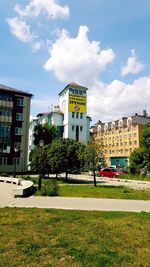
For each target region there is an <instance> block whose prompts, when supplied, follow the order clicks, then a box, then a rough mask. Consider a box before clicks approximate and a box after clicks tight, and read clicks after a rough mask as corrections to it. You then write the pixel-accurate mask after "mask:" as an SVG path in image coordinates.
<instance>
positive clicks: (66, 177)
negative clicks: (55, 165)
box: [66, 171, 68, 182]
mask: <svg viewBox="0 0 150 267" xmlns="http://www.w3.org/2000/svg"><path fill="white" fill-rule="evenodd" d="M67 180H68V172H67V171H66V182H67Z"/></svg>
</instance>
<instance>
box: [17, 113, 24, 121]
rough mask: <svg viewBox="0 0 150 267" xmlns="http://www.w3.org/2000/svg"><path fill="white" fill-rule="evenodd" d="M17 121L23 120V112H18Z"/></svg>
mask: <svg viewBox="0 0 150 267" xmlns="http://www.w3.org/2000/svg"><path fill="white" fill-rule="evenodd" d="M16 121H23V113H16Z"/></svg>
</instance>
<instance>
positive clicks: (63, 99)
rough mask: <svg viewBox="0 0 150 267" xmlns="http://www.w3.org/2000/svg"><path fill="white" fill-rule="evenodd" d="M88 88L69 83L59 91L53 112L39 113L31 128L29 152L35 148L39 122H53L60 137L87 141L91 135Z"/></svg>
mask: <svg viewBox="0 0 150 267" xmlns="http://www.w3.org/2000/svg"><path fill="white" fill-rule="evenodd" d="M87 90H88V89H87V88H86V87H83V86H80V85H78V84H75V83H71V84H68V85H67V86H66V87H65V88H64V89H63V90H62V91H61V92H60V93H59V105H58V106H54V108H53V110H52V111H51V112H46V113H45V112H44V113H39V114H38V115H37V117H36V118H35V119H34V120H32V121H31V123H30V129H29V153H30V151H31V150H32V149H33V148H34V145H33V141H34V140H33V131H34V127H35V126H36V125H38V124H42V125H43V124H45V123H48V124H51V125H55V126H56V128H57V134H58V137H62V138H69V139H73V140H76V141H80V142H83V143H86V142H87V141H88V140H89V135H90V121H91V118H90V117H88V116H87V101H86V100H87Z"/></svg>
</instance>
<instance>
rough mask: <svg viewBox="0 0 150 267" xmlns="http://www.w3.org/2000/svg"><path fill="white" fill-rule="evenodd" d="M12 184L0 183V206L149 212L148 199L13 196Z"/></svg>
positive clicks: (149, 204) (149, 202) (149, 203)
mask: <svg viewBox="0 0 150 267" xmlns="http://www.w3.org/2000/svg"><path fill="white" fill-rule="evenodd" d="M14 186H15V185H12V184H4V183H0V207H6V206H8V207H26V208H29V207H30V208H31V207H36V208H55V209H75V210H101V211H102V210H103V211H104V210H105V211H131V212H141V211H146V212H150V201H144V200H123V199H99V198H74V197H70V198H68V197H35V196H31V197H28V198H13V196H12V193H11V190H12V188H13V187H14Z"/></svg>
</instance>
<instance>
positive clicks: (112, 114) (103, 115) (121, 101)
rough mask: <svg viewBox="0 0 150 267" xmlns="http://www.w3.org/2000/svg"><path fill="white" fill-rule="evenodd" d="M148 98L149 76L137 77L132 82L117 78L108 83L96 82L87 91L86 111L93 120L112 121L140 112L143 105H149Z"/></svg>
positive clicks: (149, 110)
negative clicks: (128, 82)
mask: <svg viewBox="0 0 150 267" xmlns="http://www.w3.org/2000/svg"><path fill="white" fill-rule="evenodd" d="M149 99H150V77H142V78H139V79H137V80H135V81H134V82H133V83H132V84H126V83H123V82H121V81H119V80H114V81H112V82H111V83H110V84H104V83H100V82H97V83H95V86H93V88H92V89H90V90H89V92H88V112H89V115H90V116H91V117H92V118H94V120H102V121H112V120H114V119H118V118H120V117H122V116H128V115H134V113H136V112H137V113H139V114H140V113H141V112H142V110H143V109H145V106H146V107H149ZM148 112H149V113H150V108H149V109H148Z"/></svg>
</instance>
